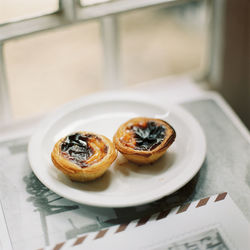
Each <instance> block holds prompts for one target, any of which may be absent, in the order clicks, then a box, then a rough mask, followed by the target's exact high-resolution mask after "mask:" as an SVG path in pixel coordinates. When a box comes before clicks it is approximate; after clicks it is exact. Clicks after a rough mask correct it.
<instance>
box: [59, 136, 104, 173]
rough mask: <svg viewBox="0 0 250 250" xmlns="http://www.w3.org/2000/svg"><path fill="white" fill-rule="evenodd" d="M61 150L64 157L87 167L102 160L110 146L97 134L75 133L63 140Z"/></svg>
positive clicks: (82, 166)
mask: <svg viewBox="0 0 250 250" xmlns="http://www.w3.org/2000/svg"><path fill="white" fill-rule="evenodd" d="M60 150H61V155H62V156H63V157H64V158H66V159H68V160H69V161H71V162H72V163H74V164H76V165H78V166H79V167H81V168H85V167H88V166H91V165H92V164H94V163H96V162H97V161H100V160H102V159H103V158H104V156H105V155H106V153H107V151H108V147H107V145H105V143H104V142H103V141H102V140H101V138H99V137H98V136H96V135H93V134H81V133H74V134H71V135H68V136H66V137H65V138H64V139H63V140H62V142H61V145H60Z"/></svg>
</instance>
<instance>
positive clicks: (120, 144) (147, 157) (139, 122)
mask: <svg viewBox="0 0 250 250" xmlns="http://www.w3.org/2000/svg"><path fill="white" fill-rule="evenodd" d="M151 122H152V123H154V124H156V126H161V127H163V128H165V134H164V136H163V138H162V140H161V142H160V143H158V144H156V145H155V146H154V147H152V148H150V149H140V148H138V147H137V146H136V143H137V142H136V138H135V137H136V135H135V133H134V132H133V127H134V126H138V127H142V128H143V127H146V126H147V124H149V123H151ZM175 137H176V132H175V130H174V129H173V127H172V126H171V125H170V124H168V123H167V122H166V121H163V120H160V119H154V118H147V117H136V118H133V119H130V120H129V121H127V122H125V123H123V124H122V125H121V126H120V127H119V128H118V130H117V131H116V133H115V135H114V136H113V142H114V144H115V147H116V149H117V150H118V151H119V152H120V153H122V154H123V155H124V156H125V157H126V158H127V159H128V160H130V161H132V162H135V163H138V164H149V163H152V162H155V161H156V160H157V159H159V158H160V157H161V156H162V155H163V154H164V153H165V152H166V150H167V149H168V148H169V146H170V145H171V144H172V143H173V142H174V140H175Z"/></svg>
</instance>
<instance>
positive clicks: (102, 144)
mask: <svg viewBox="0 0 250 250" xmlns="http://www.w3.org/2000/svg"><path fill="white" fill-rule="evenodd" d="M116 157H117V151H116V149H115V146H114V144H113V143H112V142H111V141H110V140H109V139H108V138H107V137H105V136H103V135H97V134H94V133H89V132H82V131H80V132H76V133H73V134H70V135H68V136H66V137H64V138H62V139H60V140H59V141H58V142H57V143H56V144H55V146H54V148H53V151H52V153H51V159H52V161H53V163H54V165H55V166H56V167H57V168H58V169H59V170H61V171H62V172H63V173H64V174H65V175H66V176H68V177H69V178H70V179H71V180H73V181H80V182H85V181H91V180H94V179H96V178H98V177H100V176H101V175H103V174H104V173H105V171H106V170H107V169H108V167H109V166H110V165H111V164H112V162H113V161H114V160H115V159H116Z"/></svg>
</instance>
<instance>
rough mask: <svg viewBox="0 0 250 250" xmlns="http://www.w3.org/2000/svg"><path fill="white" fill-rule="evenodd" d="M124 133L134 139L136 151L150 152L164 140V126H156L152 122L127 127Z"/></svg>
mask: <svg viewBox="0 0 250 250" xmlns="http://www.w3.org/2000/svg"><path fill="white" fill-rule="evenodd" d="M126 132H127V133H128V134H130V135H131V137H133V138H134V142H135V144H134V148H135V149H136V150H152V149H154V148H156V147H157V146H158V145H159V144H160V143H161V142H162V141H163V140H164V137H165V132H166V126H164V125H157V124H156V123H155V122H154V121H145V122H142V123H138V124H136V125H132V126H130V127H128V128H127V129H126ZM127 138H128V137H127ZM124 139H125V138H121V139H120V140H121V141H124ZM132 140H133V139H132ZM124 142H125V141H124ZM125 143H126V142H125Z"/></svg>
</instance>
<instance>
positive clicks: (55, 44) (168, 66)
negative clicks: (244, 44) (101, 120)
mask: <svg viewBox="0 0 250 250" xmlns="http://www.w3.org/2000/svg"><path fill="white" fill-rule="evenodd" d="M12 1H14V0H12ZM15 1H16V2H15V4H16V5H14V6H16V7H17V6H18V4H21V2H18V0H15ZM20 1H23V2H25V3H28V2H30V0H20ZM59 2H60V4H58V2H50V1H41V4H43V7H44V8H40V9H39V8H37V7H38V4H37V3H36V4H34V7H32V5H30V12H29V13H28V12H27V10H23V13H21V12H20V13H19V14H17V13H15V14H13V13H14V11H13V10H12V9H11V10H10V12H9V13H7V14H8V15H9V16H10V17H11V18H10V19H12V17H16V18H17V19H18V18H19V19H20V17H21V19H23V20H20V21H15V22H11V23H5V24H2V25H0V71H2V72H3V73H5V74H2V76H0V97H2V98H0V102H1V105H0V116H1V117H3V116H4V115H3V114H4V113H7V111H6V110H7V109H8V107H7V106H8V99H7V98H5V96H6V90H5V89H7V88H6V87H8V90H9V93H10V95H9V96H10V98H9V100H10V104H11V106H12V110H13V116H14V118H24V117H28V116H32V115H34V114H39V113H43V112H47V111H49V110H51V109H53V108H54V107H57V106H58V105H60V104H62V103H64V102H67V101H70V100H72V99H74V98H77V97H80V96H83V95H85V94H88V93H92V92H94V91H97V90H101V89H103V88H104V87H108V88H114V87H117V86H120V85H119V84H121V83H122V84H123V85H133V84H136V83H138V82H142V81H148V80H151V79H154V78H160V77H165V76H167V75H170V74H184V73H187V72H197V71H200V69H201V68H202V63H203V58H204V54H205V53H204V51H205V40H206V37H205V35H206V22H205V12H206V8H205V1H190V2H189V1H187V2H186V3H183V1H180V0H157V1H150V0H143V1H132V0H117V1H105V0H102V1H99V0H98V1H96V0H82V1H70V0H60V1H59ZM23 6H24V7H25V6H26V7H27V5H25V4H24V5H23ZM40 6H41V5H40ZM45 6H46V8H45ZM58 6H59V7H60V9H59V10H57V9H58ZM12 7H13V5H12ZM26 7H25V8H26ZM146 7H148V8H146ZM151 7H152V8H151ZM153 7H155V8H153ZM36 8H37V9H36ZM13 9H15V8H13ZM17 9H18V8H17ZM38 9H39V11H40V13H38V11H37V10H38ZM19 11H21V10H19ZM41 12H42V13H41ZM47 13H50V14H47ZM45 14H46V15H45ZM39 15H41V16H40V17H39ZM28 17H33V18H28ZM8 20H9V19H8V18H7V17H5V19H3V21H4V22H6V21H8ZM17 38H18V39H17ZM2 55H4V57H3V56H2ZM4 75H6V79H7V81H5V77H4ZM105 84H106V85H105ZM44 100H46V101H44ZM31 103H32V105H31Z"/></svg>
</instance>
